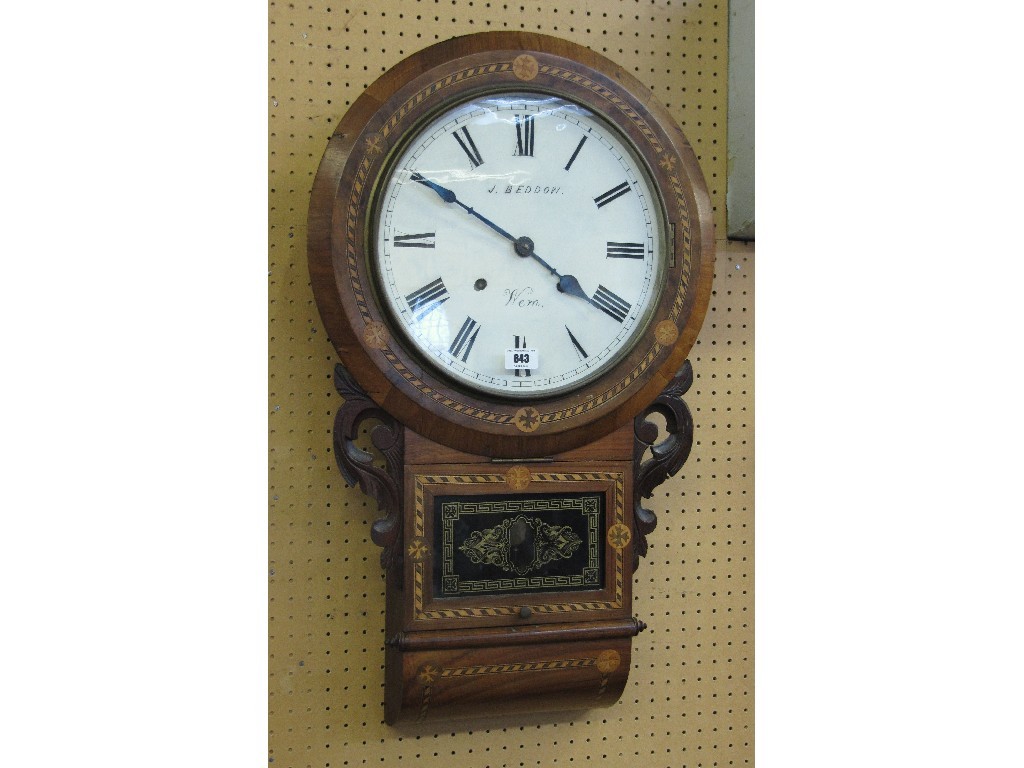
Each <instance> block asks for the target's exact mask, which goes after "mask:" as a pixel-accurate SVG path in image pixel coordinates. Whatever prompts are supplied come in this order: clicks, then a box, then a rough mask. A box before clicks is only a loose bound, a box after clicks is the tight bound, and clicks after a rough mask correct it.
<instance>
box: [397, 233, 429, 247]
mask: <svg viewBox="0 0 1024 768" xmlns="http://www.w3.org/2000/svg"><path fill="white" fill-rule="evenodd" d="M434 234H435V233H433V232H421V233H420V234H418V235H395V248H433V247H434Z"/></svg>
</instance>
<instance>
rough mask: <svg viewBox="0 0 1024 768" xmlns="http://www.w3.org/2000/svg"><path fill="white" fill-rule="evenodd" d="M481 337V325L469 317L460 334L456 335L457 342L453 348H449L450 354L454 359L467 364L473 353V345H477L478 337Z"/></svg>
mask: <svg viewBox="0 0 1024 768" xmlns="http://www.w3.org/2000/svg"><path fill="white" fill-rule="evenodd" d="M479 335H480V323H478V322H477V321H476V320H474V319H473V318H472V317H467V318H466V321H465V322H464V323H463V324H462V327H461V328H459V332H458V333H457V334H455V340H454V341H453V342H452V344H451V346H450V347H448V352H449V354H451V356H452V357H454V358H456V359H458V360H461V361H462V362H466V358H468V357H469V353H470V352H472V351H473V345H474V344H475V343H476V337H477V336H479Z"/></svg>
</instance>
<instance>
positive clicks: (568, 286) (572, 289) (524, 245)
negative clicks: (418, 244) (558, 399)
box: [410, 173, 603, 311]
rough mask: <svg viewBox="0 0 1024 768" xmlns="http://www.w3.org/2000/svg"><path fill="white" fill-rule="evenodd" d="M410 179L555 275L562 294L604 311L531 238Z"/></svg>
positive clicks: (427, 184) (415, 175)
mask: <svg viewBox="0 0 1024 768" xmlns="http://www.w3.org/2000/svg"><path fill="white" fill-rule="evenodd" d="M410 178H411V179H412V180H413V181H415V182H418V183H420V184H422V185H423V186H425V187H429V188H430V189H432V190H434V192H436V193H437V196H438V197H440V198H441V199H442V200H444V202H446V203H455V204H456V205H457V206H459V207H460V208H462V209H463V210H465V211H466V213H468V214H470V215H471V216H475V217H476V218H477V219H479V220H480V221H482V222H483V223H484V224H486V225H487V226H488V227H490V228H491V229H493V230H494V231H495V232H497V233H498V234H499V235H501V236H502V237H504V238H505V239H506V240H508V241H509V242H511V243H512V244H513V245H514V246H515V252H516V253H517V254H519V255H520V256H530V257H532V258H533V259H534V260H535V261H536V262H538V263H539V264H540V265H541V266H543V267H544V269H546V270H547V271H548V272H550V273H551V274H552V275H554V276H555V277H557V278H558V290H559V291H560V292H562V293H567V294H569V295H570V296H576V297H577V298H580V299H583V300H584V301H586V302H587V303H588V304H592V305H594V306H595V307H597V308H598V309H602V308H601V305H600V304H598V303H597V302H595V301H594V300H593V299H592V298H590V296H588V295H587V294H586V292H585V291H584V290H583V288H582V287H581V286H580V282H579V280H577V279H576V278H575V277H573V276H572V275H563V274H561V273H559V271H558V270H557V269H555V268H554V267H552V266H551V265H550V264H548V263H547V262H546V261H544V259H542V258H541V257H540V256H539V255H537V252H536V251H534V249H533V241H532V240H531V239H530V238H528V237H520V238H516V237H513V236H512V235H510V234H509V233H508V232H506V231H505V230H504V229H502V228H501V227H499V226H498V225H497V224H495V223H494V222H493V221H491V220H490V219H488V218H487V217H485V216H481V215H480V214H479V213H477V212H476V210H474V209H473V208H472V207H471V206H469V205H466V204H465V203H464V202H462V201H461V200H459V198H458V196H456V194H455V193H454V192H452V191H451V190H450V189H448V188H447V187H442V186H441V185H440V184H438V183H436V182H433V181H431V180H430V179H427V178H425V177H424V176H422V175H421V174H419V173H413V174H412V176H411V177H410ZM602 311H603V310H602Z"/></svg>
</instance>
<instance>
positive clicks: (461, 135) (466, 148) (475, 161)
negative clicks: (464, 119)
mask: <svg viewBox="0 0 1024 768" xmlns="http://www.w3.org/2000/svg"><path fill="white" fill-rule="evenodd" d="M452 136H454V137H455V141H457V142H458V143H459V146H460V147H462V151H463V152H465V153H466V157H468V158H469V162H470V164H471V165H472V166H473V167H474V168H476V167H477V166H478V165H483V163H484V158H483V156H482V155H481V154H480V150H479V149H477V148H476V142H474V141H473V137H472V136H470V135H469V129H468V128H466V127H465V126H463V127H462V128H460V129H459V130H457V131H456V132H455V133H453V134H452Z"/></svg>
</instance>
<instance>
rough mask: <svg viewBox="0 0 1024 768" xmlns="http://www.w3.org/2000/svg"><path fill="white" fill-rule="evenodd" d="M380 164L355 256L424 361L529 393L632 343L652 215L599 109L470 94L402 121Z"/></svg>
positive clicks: (637, 169)
mask: <svg viewBox="0 0 1024 768" xmlns="http://www.w3.org/2000/svg"><path fill="white" fill-rule="evenodd" d="M392 168H393V170H392V171H391V172H390V176H389V177H388V178H387V180H386V182H385V184H384V185H383V187H382V193H381V195H380V198H379V201H378V203H377V208H376V229H375V234H374V238H375V247H374V249H373V255H372V257H371V258H372V260H373V261H374V266H375V269H376V273H377V280H378V289H379V293H380V295H381V297H382V299H383V303H384V304H385V306H386V307H387V309H388V310H389V312H390V313H391V315H392V317H393V319H394V320H395V321H396V325H397V327H399V328H400V329H401V330H402V332H403V333H404V334H405V336H406V338H407V340H408V342H410V343H411V346H412V347H413V348H414V349H415V350H417V351H418V352H419V355H420V356H421V357H422V358H423V359H424V360H425V361H426V362H427V363H428V364H430V365H432V366H434V367H435V369H437V370H440V371H441V372H442V373H443V374H445V375H447V376H448V377H449V378H450V379H452V380H454V381H455V382H457V383H459V384H461V385H463V386H464V387H468V388H470V389H473V390H476V391H478V392H482V393H485V394H487V395H490V396H494V395H498V396H506V397H513V398H514V397H531V398H538V397H545V396H548V395H553V394H556V393H562V392H565V391H567V390H571V389H573V388H575V387H578V386H580V385H582V384H583V383H584V382H586V381H587V380H589V379H591V378H593V377H594V376H596V375H598V374H599V373H601V372H603V371H605V370H607V369H608V367H609V366H610V365H612V364H613V363H614V362H616V361H617V360H618V359H620V358H621V356H622V355H624V354H625V353H627V352H628V351H629V350H630V349H631V348H632V347H633V345H634V343H635V342H636V341H637V339H638V338H639V336H640V335H641V334H642V332H643V331H644V329H645V327H646V325H647V322H648V320H649V319H650V315H651V312H652V311H653V309H654V307H655V306H656V304H657V301H658V297H659V292H660V287H661V283H662V274H663V268H664V258H665V256H664V254H665V235H664V222H663V216H662V214H661V202H660V200H659V198H658V195H657V193H656V192H655V187H654V184H653V183H652V181H651V179H650V176H649V174H648V173H647V170H646V168H645V166H644V164H643V163H642V162H641V161H640V160H639V158H638V156H637V154H636V153H635V152H634V151H633V149H632V148H631V146H630V144H629V141H628V140H627V139H626V138H625V137H623V136H622V135H621V134H620V133H619V132H618V131H617V130H616V129H614V128H612V127H611V125H610V124H609V123H607V122H605V121H604V120H602V119H601V118H599V117H598V116H596V115H595V114H593V113H592V112H590V111H588V110H586V109H584V108H582V107H580V106H577V105H575V104H572V103H570V102H567V101H565V100H563V99H559V98H555V97H551V96H547V95H544V94H529V93H512V94H500V95H492V96H486V97H480V98H476V99H474V100H472V101H469V102H466V103H464V104H462V105H460V106H458V107H456V108H454V109H450V110H448V111H446V112H444V113H443V114H441V115H440V116H439V117H437V118H435V119H434V120H432V121H431V122H429V123H428V124H427V125H426V126H425V127H424V128H422V129H421V130H419V131H417V132H415V133H414V135H413V137H412V139H411V141H410V142H409V143H408V144H407V145H406V146H405V147H404V148H403V149H402V150H401V152H400V154H399V156H398V157H397V159H396V161H395V163H394V165H393V166H392ZM508 350H520V351H519V352H513V353H512V354H506V353H507V352H508ZM517 355H518V357H517ZM523 355H527V356H528V357H527V358H526V359H525V361H524V359H523V357H522V356H523ZM513 361H518V365H519V367H516V362H513Z"/></svg>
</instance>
